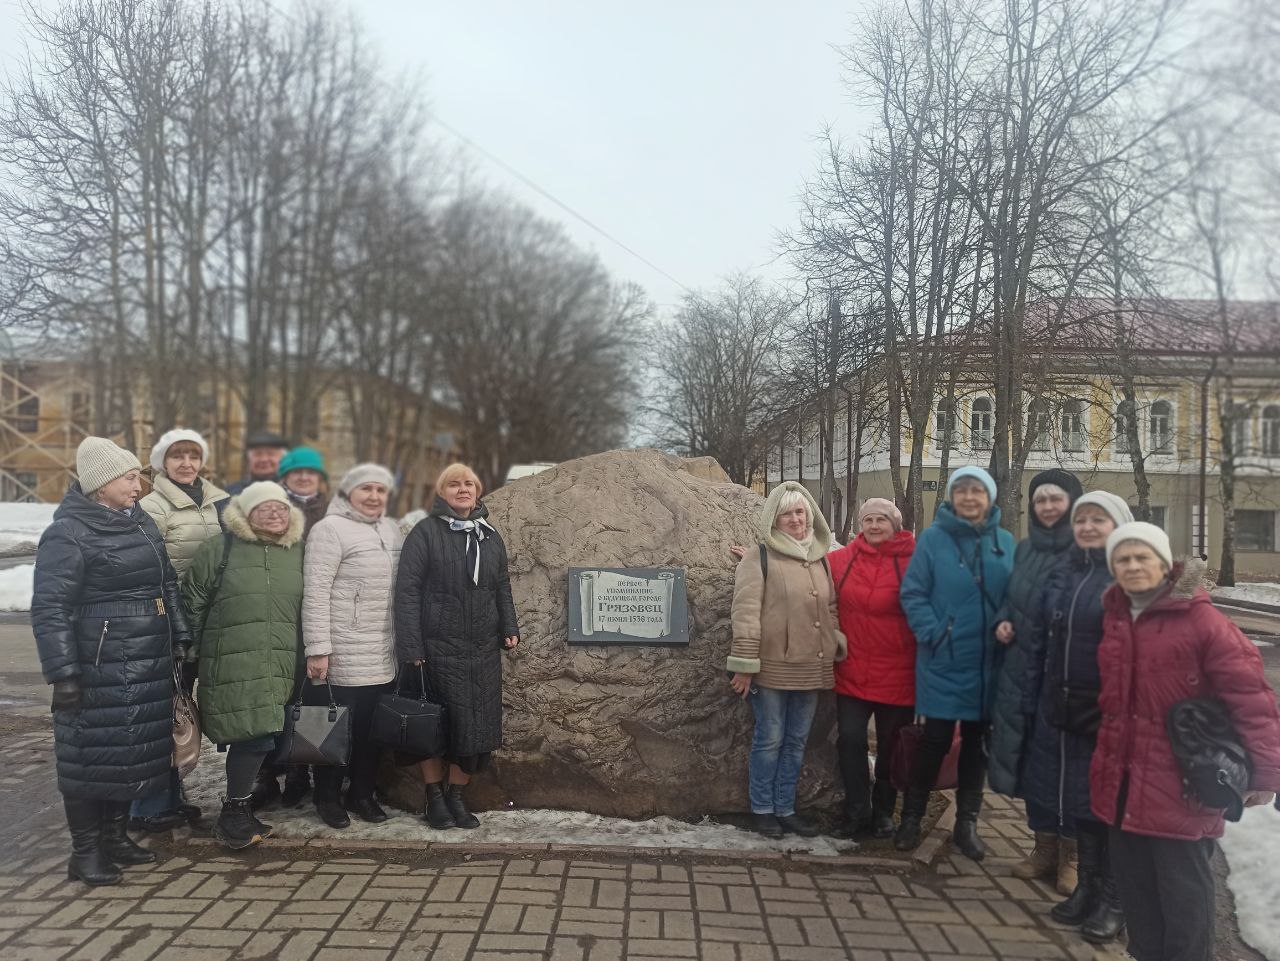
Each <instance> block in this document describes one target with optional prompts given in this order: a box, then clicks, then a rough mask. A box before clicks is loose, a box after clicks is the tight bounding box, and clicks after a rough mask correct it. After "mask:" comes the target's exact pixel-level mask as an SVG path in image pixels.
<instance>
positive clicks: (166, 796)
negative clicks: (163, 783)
mask: <svg viewBox="0 0 1280 961" xmlns="http://www.w3.org/2000/svg"><path fill="white" fill-rule="evenodd" d="M181 802H182V781H181V780H179V779H178V771H177V769H176V768H175V769H171V770H170V771H169V789H168V790H166V791H158V792H156V793H155V794H148V795H147V796H146V797H144V798H138V800H136V801H134V802H133V804H132V805H131V806H130V807H129V816H130V817H135V818H150V817H156V816H158V815H161V814H170V813H172V812H174V811H176V810H178V805H179V804H180V803H181Z"/></svg>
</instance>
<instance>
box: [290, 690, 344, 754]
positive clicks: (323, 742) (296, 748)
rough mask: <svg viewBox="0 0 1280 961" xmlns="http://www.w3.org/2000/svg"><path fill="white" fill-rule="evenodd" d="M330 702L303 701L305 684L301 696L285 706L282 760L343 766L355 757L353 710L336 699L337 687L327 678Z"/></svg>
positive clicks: (299, 691)
mask: <svg viewBox="0 0 1280 961" xmlns="http://www.w3.org/2000/svg"><path fill="white" fill-rule="evenodd" d="M325 687H326V688H327V689H328V691H329V703H328V705H327V706H326V705H324V704H316V705H311V704H303V703H302V685H299V686H298V699H297V700H296V701H294V702H293V703H292V704H290V705H289V706H288V707H287V708H285V712H284V734H283V735H282V736H281V739H280V740H281V744H280V753H279V755H278V760H279V762H280V763H281V764H311V765H314V766H315V767H343V766H344V765H345V764H346V763H347V761H348V760H350V758H351V711H350V710H349V709H348V708H347V707H346V706H345V705H343V706H339V705H338V704H337V703H335V702H334V700H333V687H332V686H331V685H330V684H329V683H328V682H327V681H326V682H325Z"/></svg>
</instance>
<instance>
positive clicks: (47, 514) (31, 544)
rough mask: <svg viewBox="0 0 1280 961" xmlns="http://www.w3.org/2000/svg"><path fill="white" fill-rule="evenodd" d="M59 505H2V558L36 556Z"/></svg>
mask: <svg viewBox="0 0 1280 961" xmlns="http://www.w3.org/2000/svg"><path fill="white" fill-rule="evenodd" d="M57 509H58V505H57V504H17V503H10V502H3V503H0V557H12V556H13V555H15V554H34V553H35V552H36V545H37V544H38V543H39V542H40V535H41V534H43V533H44V529H45V528H46V527H48V526H49V525H50V524H51V523H53V512H54V511H56V510H57Z"/></svg>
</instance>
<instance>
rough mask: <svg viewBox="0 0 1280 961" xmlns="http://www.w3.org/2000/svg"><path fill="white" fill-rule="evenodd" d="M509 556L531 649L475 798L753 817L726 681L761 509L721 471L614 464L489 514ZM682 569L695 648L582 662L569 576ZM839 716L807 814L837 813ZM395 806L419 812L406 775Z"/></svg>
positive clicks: (817, 766) (804, 795)
mask: <svg viewBox="0 0 1280 961" xmlns="http://www.w3.org/2000/svg"><path fill="white" fill-rule="evenodd" d="M486 503H487V504H488V505H489V511H490V519H491V520H492V522H493V524H494V526H495V527H496V528H497V529H498V530H499V532H501V534H502V536H503V538H504V539H505V540H506V543H507V548H508V550H509V552H510V556H511V580H512V587H513V590H514V592H515V602H516V609H517V611H518V612H519V616H520V630H521V635H522V643H521V645H520V647H519V648H518V650H517V651H516V652H515V653H514V654H513V655H512V656H511V657H510V658H509V659H508V660H507V662H506V665H505V677H504V684H503V704H504V712H505V713H504V745H503V749H502V750H501V752H499V753H498V754H496V755H495V757H494V766H493V768H492V770H491V771H490V772H488V773H487V774H485V775H483V776H481V777H479V778H477V780H476V782H475V784H474V786H473V788H472V789H471V791H470V792H469V797H470V798H471V799H472V801H473V803H474V804H475V806H476V807H478V808H496V807H502V806H506V805H510V804H515V805H516V806H519V807H541V808H562V809H571V810H583V811H589V812H592V813H596V814H604V815H612V816H619V817H630V818H644V817H650V816H653V815H657V814H667V815H673V816H681V817H684V816H696V815H700V814H706V813H726V812H740V811H747V810H749V805H748V803H747V780H746V778H747V755H748V753H749V751H750V747H751V732H752V718H751V710H750V708H749V706H748V705H747V704H745V703H744V702H743V701H741V700H740V699H739V698H737V697H735V696H734V695H733V692H732V691H731V690H730V688H729V685H728V682H727V678H726V675H725V671H724V659H725V655H726V654H727V652H728V649H729V643H730V640H731V634H732V631H731V626H730V606H731V602H732V598H733V564H732V558H731V557H730V555H729V546H730V545H731V544H734V543H738V544H748V545H750V544H752V543H754V538H753V535H752V528H753V523H754V520H755V518H756V515H757V513H758V511H759V510H760V505H761V503H762V499H761V497H760V496H759V495H758V494H756V493H754V492H753V491H750V490H748V489H747V488H745V487H740V486H738V485H736V484H732V483H730V482H729V481H728V478H727V477H726V476H725V474H724V471H723V470H722V469H721V468H720V466H719V464H716V463H715V461H713V460H711V459H710V458H700V459H698V460H694V461H688V460H682V459H680V458H678V457H672V456H670V455H667V454H663V453H661V452H658V451H654V450H629V451H610V452H608V453H604V454H597V455H594V456H591V457H584V458H581V459H579V460H575V461H570V462H567V463H564V464H561V465H559V466H558V467H556V468H554V469H552V470H548V471H545V472H543V473H541V474H537V475H535V476H532V477H526V478H523V479H521V480H519V481H516V482H514V483H512V484H509V485H507V486H506V487H503V488H502V489H500V490H498V491H496V492H494V493H493V494H492V495H490V496H489V497H487V498H486ZM591 566H600V567H683V568H685V569H686V571H687V583H688V598H689V620H690V643H689V646H688V647H687V648H685V647H679V648H664V647H630V646H625V647H624V646H617V645H614V646H609V645H600V646H593V647H570V646H569V645H568V643H567V642H566V632H567V615H566V605H567V572H568V568H570V567H591ZM833 718H834V711H833V708H832V705H831V695H827V696H824V698H823V703H822V708H821V709H820V711H819V714H818V719H817V721H816V722H815V724H814V730H813V733H812V735H811V737H810V744H809V750H808V753H807V756H806V764H805V770H804V772H803V775H802V778H801V784H800V795H801V803H802V804H804V805H809V804H813V803H815V802H816V803H821V804H825V803H828V802H830V801H831V799H832V788H833V780H834V775H835V755H834V750H833V746H832V742H833V738H834V735H833V731H832V728H833ZM389 786H390V787H391V793H392V796H393V799H395V800H398V801H400V802H401V803H404V804H405V805H406V806H411V807H417V806H419V805H420V804H421V788H420V786H419V785H418V783H417V779H416V774H415V773H412V772H411V770H410V771H405V770H404V769H402V770H401V771H400V772H399V773H398V775H397V777H396V778H395V779H394V783H393V784H391V785H389Z"/></svg>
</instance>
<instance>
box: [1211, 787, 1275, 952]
mask: <svg viewBox="0 0 1280 961" xmlns="http://www.w3.org/2000/svg"><path fill="white" fill-rule="evenodd" d="M1220 843H1221V845H1222V850H1223V853H1225V854H1226V856H1227V863H1228V864H1230V865H1231V873H1230V875H1228V877H1227V885H1228V886H1229V887H1230V888H1231V893H1232V894H1233V895H1234V896H1235V899H1236V915H1237V916H1238V918H1239V921H1240V936H1241V937H1243V938H1244V939H1245V941H1247V942H1248V943H1249V944H1251V945H1253V947H1255V948H1256V949H1257V950H1259V951H1261V952H1262V953H1263V954H1264V955H1266V956H1267V958H1269V959H1270V961H1280V870H1277V869H1276V865H1277V864H1280V811H1277V810H1276V809H1275V807H1274V806H1273V805H1270V804H1268V805H1266V806H1260V807H1252V808H1246V809H1245V812H1244V817H1242V818H1241V819H1240V821H1239V822H1238V823H1235V824H1232V823H1230V822H1228V824H1227V831H1226V834H1225V835H1224V836H1223V838H1222V840H1221V842H1220Z"/></svg>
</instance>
